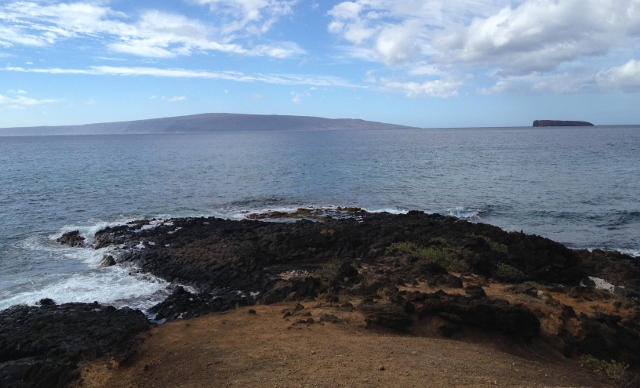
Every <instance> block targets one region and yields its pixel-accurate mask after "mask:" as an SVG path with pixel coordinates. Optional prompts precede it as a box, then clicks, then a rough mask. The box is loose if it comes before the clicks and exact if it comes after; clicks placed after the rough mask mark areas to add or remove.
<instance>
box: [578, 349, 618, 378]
mask: <svg viewBox="0 0 640 388" xmlns="http://www.w3.org/2000/svg"><path fill="white" fill-rule="evenodd" d="M580 365H581V366H584V367H586V368H589V369H591V370H593V371H595V372H604V373H606V374H607V376H608V377H609V378H610V379H613V380H616V381H620V380H622V379H623V377H624V376H625V374H626V372H627V369H629V364H626V363H624V362H618V361H616V360H611V361H605V360H598V359H597V358H595V357H593V356H592V355H589V354H583V355H582V356H580Z"/></svg>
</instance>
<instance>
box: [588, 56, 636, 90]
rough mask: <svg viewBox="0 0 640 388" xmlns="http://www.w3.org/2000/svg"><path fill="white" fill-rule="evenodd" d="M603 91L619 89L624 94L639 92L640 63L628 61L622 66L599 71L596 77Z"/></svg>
mask: <svg viewBox="0 0 640 388" xmlns="http://www.w3.org/2000/svg"><path fill="white" fill-rule="evenodd" d="M596 79H597V81H598V84H599V85H600V87H602V88H603V89H605V90H611V89H614V90H615V89H619V90H622V91H625V92H639V91H640V61H637V60H633V59H632V60H630V61H629V62H627V63H625V64H624V65H622V66H619V67H614V68H611V69H609V70H607V71H601V72H600V73H598V75H597V77H596Z"/></svg>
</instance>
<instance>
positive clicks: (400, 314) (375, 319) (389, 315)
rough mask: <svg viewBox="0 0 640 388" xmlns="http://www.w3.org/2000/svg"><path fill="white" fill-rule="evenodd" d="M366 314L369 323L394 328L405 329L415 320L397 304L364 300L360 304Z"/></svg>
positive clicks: (366, 320)
mask: <svg viewBox="0 0 640 388" xmlns="http://www.w3.org/2000/svg"><path fill="white" fill-rule="evenodd" d="M358 308H359V309H360V311H362V313H363V314H364V316H365V322H366V323H367V325H371V324H376V325H380V326H384V327H388V328H390V329H394V330H400V331H404V330H406V328H407V327H409V326H411V324H412V323H413V320H412V319H411V316H409V314H407V313H406V311H405V310H404V308H402V307H400V306H398V305H395V304H380V305H379V304H376V303H365V302H363V303H362V304H360V306H358Z"/></svg>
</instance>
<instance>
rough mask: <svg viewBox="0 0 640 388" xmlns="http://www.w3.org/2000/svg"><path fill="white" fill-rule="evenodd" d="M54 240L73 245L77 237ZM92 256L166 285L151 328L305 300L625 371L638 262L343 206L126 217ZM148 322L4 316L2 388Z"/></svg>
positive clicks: (412, 330) (121, 343)
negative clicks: (228, 215) (543, 347)
mask: <svg viewBox="0 0 640 388" xmlns="http://www.w3.org/2000/svg"><path fill="white" fill-rule="evenodd" d="M265 221H270V222H265ZM59 242H60V243H62V244H67V245H71V246H85V245H86V242H85V241H84V240H83V238H82V236H80V235H79V234H78V233H76V232H70V233H67V234H65V235H63V236H61V237H60V239H59ZM91 247H92V248H95V249H99V248H108V251H109V252H110V253H109V254H106V255H105V259H104V260H103V263H104V265H131V266H134V267H135V268H138V269H139V270H140V271H143V272H148V273H151V274H153V275H156V276H158V277H161V278H164V279H166V280H168V281H171V282H174V283H175V284H176V286H175V288H174V291H173V293H172V294H171V295H170V296H169V297H168V298H167V299H166V300H165V301H163V302H161V303H159V304H158V305H156V306H154V307H152V308H151V309H150V310H149V313H150V314H153V315H154V320H155V321H156V322H158V321H160V322H163V321H168V320H175V319H187V318H192V317H198V316H202V315H206V314H209V313H212V312H216V311H224V310H230V309H235V308H237V307H238V306H247V305H255V304H274V303H279V302H295V301H309V300H315V301H321V302H322V303H329V304H332V303H333V304H335V305H336V306H338V307H340V308H348V309H355V310H358V311H359V312H361V313H362V315H363V316H364V318H365V324H366V326H367V327H383V328H385V329H387V330H393V331H398V332H403V333H405V334H407V335H421V334H420V333H423V332H424V331H421V330H420V328H421V327H424V326H430V327H435V329H436V330H435V331H434V333H435V334H434V335H436V336H439V337H444V338H454V339H464V333H465V332H467V331H473V332H474V333H477V332H481V333H484V334H483V335H486V337H487V338H489V339H490V338H492V337H493V336H501V338H508V339H509V340H510V341H514V342H517V343H521V344H522V346H525V347H526V346H535V344H536V343H540V342H542V343H546V344H548V345H549V346H551V347H552V348H553V349H555V351H557V352H559V353H561V354H563V355H564V356H565V357H572V358H576V359H577V358H579V357H580V356H581V355H589V356H591V357H593V358H595V359H602V360H616V361H617V362H620V363H624V364H628V365H629V366H630V370H631V371H638V370H639V369H640V303H639V302H638V296H639V295H640V293H639V291H640V260H639V259H638V258H634V257H631V256H628V255H624V254H621V253H618V252H605V251H601V250H594V251H587V250H571V249H568V248H567V247H565V246H564V245H562V244H560V243H557V242H554V241H552V240H549V239H546V238H543V237H540V236H536V235H528V234H525V233H522V232H506V231H503V230H502V229H500V228H498V227H495V226H491V225H487V224H481V223H472V222H468V221H465V220H461V219H457V218H455V217H450V216H442V215H439V214H425V213H423V212H419V211H411V212H408V213H407V214H397V215H395V214H388V213H367V212H365V211H363V210H361V209H357V208H337V209H299V210H298V211H297V212H294V213H278V212H269V213H262V214H253V215H249V216H248V217H247V219H245V220H241V221H234V220H227V219H219V218H214V217H208V218H177V219H170V220H155V219H154V220H140V221H135V222H131V223H128V224H126V225H121V226H116V227H108V228H105V229H103V230H101V231H99V232H97V233H96V235H95V238H94V240H93V243H92V245H91ZM178 284H181V285H184V286H189V287H182V286H178ZM597 286H598V287H597ZM602 288H607V289H602ZM189 290H191V291H194V290H195V292H190V291H189ZM345 301H346V302H345ZM151 325H152V323H150V322H149V321H148V320H147V318H146V317H145V316H144V314H142V313H141V312H140V311H136V310H131V309H128V308H124V309H115V308H113V307H109V306H101V305H99V304H83V303H74V304H61V305H56V304H55V302H54V301H52V300H49V299H45V300H42V301H41V302H40V305H39V306H32V307H27V306H14V307H12V308H10V309H7V310H4V311H2V312H0V345H1V346H0V373H1V376H2V380H1V381H2V386H8V387H21V386H65V385H66V384H68V383H69V382H70V381H72V380H74V379H76V378H77V376H78V371H77V365H78V362H79V361H80V360H91V359H97V358H99V357H104V356H110V357H111V358H112V359H113V360H114V363H115V364H120V363H126V362H127V360H128V359H129V357H130V356H131V355H132V354H133V353H134V352H135V348H136V345H137V343H138V341H139V338H140V337H139V336H138V334H139V333H141V332H144V331H146V330H148V328H149V327H151Z"/></svg>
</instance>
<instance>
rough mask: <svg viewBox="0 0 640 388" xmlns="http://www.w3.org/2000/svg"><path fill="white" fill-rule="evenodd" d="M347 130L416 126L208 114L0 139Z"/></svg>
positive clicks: (38, 130)
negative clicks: (52, 136)
mask: <svg viewBox="0 0 640 388" xmlns="http://www.w3.org/2000/svg"><path fill="white" fill-rule="evenodd" d="M345 129H348V130H364V129H369V130H370V129H413V127H407V126H402V125H394V124H385V123H379V122H373V121H365V120H359V119H327V118H320V117H309V116H286V115H252V114H230V113H206V114H197V115H189V116H178V117H166V118H158V119H148V120H137V121H122V122H112V123H97V124H85V125H61V126H40V127H15V128H0V136H41V135H98V134H150V133H184V132H189V133H195V132H218V131H292V130H293V131H311V130H345Z"/></svg>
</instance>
